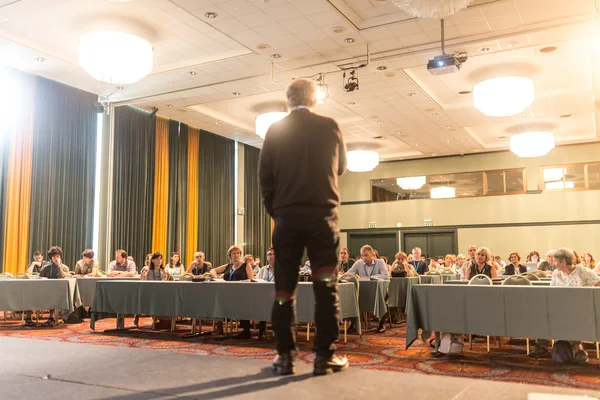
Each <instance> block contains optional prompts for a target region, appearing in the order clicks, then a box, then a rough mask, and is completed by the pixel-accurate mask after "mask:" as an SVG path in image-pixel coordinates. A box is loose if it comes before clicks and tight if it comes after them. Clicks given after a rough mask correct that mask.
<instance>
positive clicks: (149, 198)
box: [101, 106, 156, 270]
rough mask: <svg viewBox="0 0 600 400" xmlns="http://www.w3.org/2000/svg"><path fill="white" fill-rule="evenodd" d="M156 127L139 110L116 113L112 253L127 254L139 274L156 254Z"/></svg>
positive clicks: (127, 108) (126, 107)
mask: <svg viewBox="0 0 600 400" xmlns="http://www.w3.org/2000/svg"><path fill="white" fill-rule="evenodd" d="M155 124H156V118H155V117H150V114H149V113H147V112H146V111H143V110H140V109H138V108H134V107H130V106H122V107H118V108H117V109H116V110H115V132H114V149H113V151H114V157H113V160H114V161H113V188H112V189H113V193H112V201H113V204H112V216H111V218H112V235H111V238H109V243H110V253H111V255H112V254H114V251H115V250H117V249H123V250H125V251H127V253H128V254H129V255H130V256H132V257H133V258H134V260H135V263H136V265H137V266H138V270H141V268H142V267H143V266H144V260H145V258H146V254H148V253H151V252H152V251H153V249H152V214H153V210H154V163H155V159H156V155H155V146H156V140H155V135H156V133H155ZM101 223H102V221H101ZM101 267H106V266H101Z"/></svg>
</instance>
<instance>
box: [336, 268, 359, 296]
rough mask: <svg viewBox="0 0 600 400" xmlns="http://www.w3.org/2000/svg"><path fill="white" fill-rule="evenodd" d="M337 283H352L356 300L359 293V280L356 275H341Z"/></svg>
mask: <svg viewBox="0 0 600 400" xmlns="http://www.w3.org/2000/svg"><path fill="white" fill-rule="evenodd" d="M339 281H346V282H352V283H354V290H355V291H356V299H357V300H358V292H359V291H360V279H359V278H358V275H356V274H350V275H342V276H341V277H340V279H338V282H339Z"/></svg>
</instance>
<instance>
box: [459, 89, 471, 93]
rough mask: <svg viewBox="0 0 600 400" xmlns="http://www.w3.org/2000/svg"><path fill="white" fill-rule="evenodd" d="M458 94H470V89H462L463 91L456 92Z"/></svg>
mask: <svg viewBox="0 0 600 400" xmlns="http://www.w3.org/2000/svg"><path fill="white" fill-rule="evenodd" d="M458 94H471V91H470V90H463V91H460V92H458Z"/></svg>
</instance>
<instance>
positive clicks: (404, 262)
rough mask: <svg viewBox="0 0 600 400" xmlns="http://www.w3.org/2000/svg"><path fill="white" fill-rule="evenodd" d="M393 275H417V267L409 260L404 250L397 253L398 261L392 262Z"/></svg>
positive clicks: (408, 276)
mask: <svg viewBox="0 0 600 400" xmlns="http://www.w3.org/2000/svg"><path fill="white" fill-rule="evenodd" d="M391 276H393V277H400V278H402V277H407V278H410V277H411V276H417V271H415V268H414V267H413V266H412V265H411V264H410V263H409V262H408V256H407V255H406V253H404V252H402V251H400V252H398V253H396V261H394V263H393V264H392V273H391Z"/></svg>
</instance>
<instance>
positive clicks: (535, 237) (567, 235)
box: [458, 224, 600, 261]
mask: <svg viewBox="0 0 600 400" xmlns="http://www.w3.org/2000/svg"><path fill="white" fill-rule="evenodd" d="M599 232H600V225H599V224H589V225H565V226H526V227H502V228H475V229H469V228H467V229H459V230H458V250H459V252H461V253H465V254H466V251H467V248H468V247H469V246H470V245H471V244H474V245H476V246H483V245H485V246H487V247H489V248H490V249H491V250H492V253H493V254H494V255H499V256H500V257H502V259H503V260H505V261H506V260H507V259H508V255H509V254H510V253H512V252H513V251H517V252H519V254H520V255H521V258H523V260H524V259H525V257H526V256H527V254H528V253H529V252H531V251H533V250H536V251H538V252H539V253H540V255H542V257H544V256H545V255H546V252H547V251H548V250H550V249H555V248H558V247H570V248H572V249H573V250H575V251H577V252H578V253H579V254H580V255H582V254H583V253H587V252H591V253H592V255H593V256H594V258H596V259H598V257H600V235H599V234H598V233H599Z"/></svg>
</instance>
